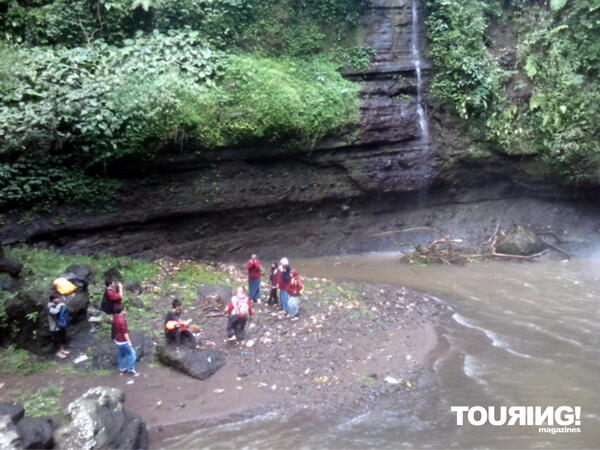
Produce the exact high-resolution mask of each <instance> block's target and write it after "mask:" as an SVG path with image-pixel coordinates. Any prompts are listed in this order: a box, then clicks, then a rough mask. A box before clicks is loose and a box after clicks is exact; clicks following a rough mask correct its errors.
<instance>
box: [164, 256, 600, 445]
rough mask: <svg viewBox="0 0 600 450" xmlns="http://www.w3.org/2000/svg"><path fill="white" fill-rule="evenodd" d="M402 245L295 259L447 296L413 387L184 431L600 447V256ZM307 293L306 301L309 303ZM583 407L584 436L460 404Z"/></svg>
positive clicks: (222, 438) (211, 440)
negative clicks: (411, 260)
mask: <svg viewBox="0 0 600 450" xmlns="http://www.w3.org/2000/svg"><path fill="white" fill-rule="evenodd" d="M398 259H399V257H398V255H396V254H369V255H358V256H357V255H354V256H345V257H335V258H318V259H312V260H304V261H301V262H296V264H295V267H297V268H299V269H300V270H301V272H302V273H304V274H306V275H311V276H320V277H328V278H340V279H350V280H363V281H374V282H385V283H391V284H397V285H403V286H407V287H410V288H414V289H417V290H420V291H423V292H427V293H429V294H432V295H434V296H436V297H437V298H439V299H440V301H441V302H443V303H444V304H445V305H446V306H447V308H448V314H447V315H446V317H445V318H444V319H443V320H442V323H441V325H440V327H439V330H438V331H439V334H440V345H439V346H438V349H436V351H435V352H434V354H432V355H431V365H430V367H429V368H428V369H427V370H426V371H425V373H424V374H423V376H422V377H421V378H420V379H419V380H417V381H416V383H415V388H414V389H413V390H411V391H408V392H407V391H402V392H399V393H398V394H396V395H392V396H390V397H387V398H383V399H381V400H379V401H378V402H377V404H376V406H375V407H374V408H373V409H371V410H369V411H355V412H352V413H349V414H347V413H344V414H340V415H339V416H337V417H320V416H318V415H315V414H313V413H305V414H297V413H296V414H290V415H289V416H287V417H286V416H282V415H280V414H267V415H265V416H261V417H257V418H253V419H250V420H245V421H242V422H234V423H228V424H225V425H219V426H216V427H212V428H208V429H206V428H205V429H202V430H198V432H196V433H192V434H188V435H186V436H177V437H174V438H173V439H172V440H171V441H170V443H169V445H173V446H174V447H203V448H234V447H235V448H278V449H279V448H315V449H322V448H332V449H333V448H348V449H363V448H377V449H379V448H412V447H417V448H448V447H453V448H600V304H599V300H600V259H595V258H588V259H574V260H571V261H538V262H535V263H515V262H505V261H490V262H482V263H477V264H469V265H466V266H463V267H448V266H428V267H414V266H408V265H404V264H400V263H399V262H398ZM307 301H308V300H307ZM462 405H465V406H484V407H488V406H542V407H546V406H555V407H558V406H562V405H567V406H580V407H581V426H580V427H579V428H580V432H579V433H569V434H567V433H563V434H554V435H552V434H549V433H540V432H539V431H538V427H535V426H492V425H482V426H473V425H468V424H466V425H463V426H457V424H456V415H455V413H452V412H451V411H450V407H451V406H462Z"/></svg>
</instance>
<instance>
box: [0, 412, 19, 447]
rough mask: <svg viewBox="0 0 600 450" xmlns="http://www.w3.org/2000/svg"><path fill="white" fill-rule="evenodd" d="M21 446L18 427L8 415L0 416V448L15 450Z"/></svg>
mask: <svg viewBox="0 0 600 450" xmlns="http://www.w3.org/2000/svg"><path fill="white" fill-rule="evenodd" d="M19 446H20V438H19V433H18V432H17V427H16V426H15V424H14V423H13V421H12V420H11V418H10V416H8V415H4V416H2V415H0V448H1V449H2V450H13V449H17V448H19Z"/></svg>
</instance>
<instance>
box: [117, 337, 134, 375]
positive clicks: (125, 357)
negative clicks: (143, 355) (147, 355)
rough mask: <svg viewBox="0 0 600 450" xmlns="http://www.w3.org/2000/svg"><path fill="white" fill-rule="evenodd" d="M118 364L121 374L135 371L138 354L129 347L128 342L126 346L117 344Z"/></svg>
mask: <svg viewBox="0 0 600 450" xmlns="http://www.w3.org/2000/svg"><path fill="white" fill-rule="evenodd" d="M117 349H118V351H119V353H117V364H118V366H119V371H120V372H125V371H127V372H131V371H132V370H135V360H136V354H135V349H134V348H133V347H131V346H130V345H129V343H128V342H125V343H124V344H117Z"/></svg>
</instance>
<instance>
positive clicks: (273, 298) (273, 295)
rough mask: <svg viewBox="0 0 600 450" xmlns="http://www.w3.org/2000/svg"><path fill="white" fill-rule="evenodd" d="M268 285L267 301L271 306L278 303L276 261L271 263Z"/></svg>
mask: <svg viewBox="0 0 600 450" xmlns="http://www.w3.org/2000/svg"><path fill="white" fill-rule="evenodd" d="M269 285H270V287H271V292H270V293H269V300H268V301H267V303H268V304H269V305H271V306H274V305H277V304H279V298H277V289H278V285H279V267H278V266H277V262H273V263H271V275H270V276H269Z"/></svg>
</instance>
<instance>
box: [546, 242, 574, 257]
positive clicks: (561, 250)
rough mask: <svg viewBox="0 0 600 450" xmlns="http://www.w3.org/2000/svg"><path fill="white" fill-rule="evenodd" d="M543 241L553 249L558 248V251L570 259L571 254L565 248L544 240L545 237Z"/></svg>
mask: <svg viewBox="0 0 600 450" xmlns="http://www.w3.org/2000/svg"><path fill="white" fill-rule="evenodd" d="M542 242H543V243H544V245H545V246H547V247H550V248H551V249H552V250H556V251H557V252H558V253H562V254H563V255H565V256H566V257H567V258H568V259H571V254H570V253H568V252H567V251H565V250H563V249H562V248H560V247H558V246H556V245H554V244H549V243H548V242H546V241H544V240H543V239H542Z"/></svg>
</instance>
